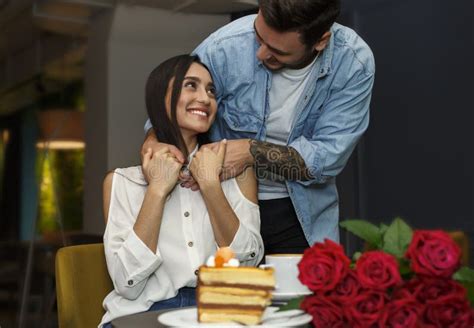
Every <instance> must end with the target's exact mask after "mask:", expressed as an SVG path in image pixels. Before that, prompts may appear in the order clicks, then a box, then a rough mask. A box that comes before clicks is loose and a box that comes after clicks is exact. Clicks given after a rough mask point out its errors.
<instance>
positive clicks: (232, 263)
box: [224, 259, 240, 268]
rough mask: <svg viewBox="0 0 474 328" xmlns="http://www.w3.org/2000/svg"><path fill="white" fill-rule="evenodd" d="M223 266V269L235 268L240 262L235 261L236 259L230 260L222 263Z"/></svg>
mask: <svg viewBox="0 0 474 328" xmlns="http://www.w3.org/2000/svg"><path fill="white" fill-rule="evenodd" d="M224 266H225V267H233V268H237V267H239V266H240V262H239V260H237V259H230V260H229V262H227V263H224Z"/></svg>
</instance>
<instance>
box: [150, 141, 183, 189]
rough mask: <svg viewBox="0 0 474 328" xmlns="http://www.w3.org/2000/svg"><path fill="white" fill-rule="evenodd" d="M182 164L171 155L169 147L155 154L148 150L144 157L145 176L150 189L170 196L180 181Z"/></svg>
mask: <svg viewBox="0 0 474 328" xmlns="http://www.w3.org/2000/svg"><path fill="white" fill-rule="evenodd" d="M181 167H182V164H181V163H180V162H179V161H178V160H177V159H176V156H175V155H174V154H172V153H171V151H170V150H169V148H168V147H163V148H162V149H160V150H158V151H157V152H155V153H153V151H152V150H151V148H148V149H147V151H146V152H145V154H144V156H143V174H144V175H145V178H146V180H147V181H148V184H149V188H151V189H152V190H154V191H157V192H159V193H160V194H161V195H163V196H165V195H168V194H169V193H170V192H171V190H173V188H174V186H175V185H176V182H177V181H178V176H179V171H180V170H181Z"/></svg>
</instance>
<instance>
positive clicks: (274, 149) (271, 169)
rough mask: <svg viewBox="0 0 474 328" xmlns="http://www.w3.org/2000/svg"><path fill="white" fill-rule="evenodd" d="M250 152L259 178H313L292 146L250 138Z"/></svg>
mask: <svg viewBox="0 0 474 328" xmlns="http://www.w3.org/2000/svg"><path fill="white" fill-rule="evenodd" d="M250 153H251V154H252V156H253V158H254V160H255V171H256V173H257V177H258V178H259V179H270V180H276V181H285V180H309V179H312V178H313V177H312V176H311V174H310V173H309V170H308V168H307V167H306V164H305V162H304V160H303V158H302V157H301V155H300V154H299V153H298V152H297V151H296V150H295V149H294V148H292V147H288V146H282V145H275V144H272V143H269V142H264V141H258V140H250Z"/></svg>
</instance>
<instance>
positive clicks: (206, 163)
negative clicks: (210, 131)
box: [189, 139, 227, 189]
mask: <svg viewBox="0 0 474 328" xmlns="http://www.w3.org/2000/svg"><path fill="white" fill-rule="evenodd" d="M226 147H227V140H225V139H224V140H222V141H221V142H220V143H219V148H218V149H217V150H213V149H211V148H209V147H201V149H199V151H198V152H197V153H196V155H194V158H193V160H192V161H191V165H190V166H189V170H190V171H191V174H192V175H193V177H194V179H195V180H196V182H197V183H198V184H199V187H200V188H201V189H202V188H203V187H206V186H208V185H215V184H220V178H219V176H220V174H221V172H222V164H223V163H224V156H225V151H226Z"/></svg>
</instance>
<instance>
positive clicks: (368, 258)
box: [356, 251, 401, 290]
mask: <svg viewBox="0 0 474 328" xmlns="http://www.w3.org/2000/svg"><path fill="white" fill-rule="evenodd" d="M356 272H357V277H359V281H360V284H361V285H362V286H363V287H365V288H372V289H380V290H385V289H387V288H389V287H392V286H394V285H396V284H398V283H399V282H400V281H401V277H400V272H399V271H398V263H397V260H396V259H395V257H393V256H392V255H390V254H387V253H384V252H382V251H371V252H366V253H364V254H362V256H361V257H360V258H359V259H358V260H357V263H356Z"/></svg>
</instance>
